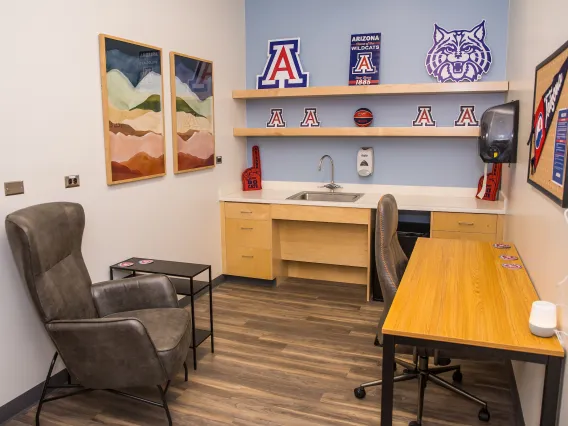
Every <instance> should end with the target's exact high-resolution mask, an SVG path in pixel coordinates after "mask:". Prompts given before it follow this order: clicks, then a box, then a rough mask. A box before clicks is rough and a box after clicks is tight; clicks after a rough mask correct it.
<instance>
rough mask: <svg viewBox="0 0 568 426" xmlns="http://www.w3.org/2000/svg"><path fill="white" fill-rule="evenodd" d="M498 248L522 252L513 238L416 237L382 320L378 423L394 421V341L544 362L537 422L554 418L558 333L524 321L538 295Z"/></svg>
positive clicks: (550, 421)
mask: <svg viewBox="0 0 568 426" xmlns="http://www.w3.org/2000/svg"><path fill="white" fill-rule="evenodd" d="M500 255H513V256H517V257H519V255H518V253H517V250H516V249H515V247H514V246H513V247H512V248H510V249H496V248H494V247H493V243H487V242H478V241H465V240H444V239H424V238H421V239H419V240H418V243H417V244H416V247H415V249H414V252H413V253H412V256H411V258H410V261H409V263H408V267H407V269H406V271H405V273H404V277H403V279H402V282H401V283H400V286H399V288H398V291H397V294H396V297H395V299H394V302H393V304H392V306H391V308H390V311H389V314H388V316H387V318H386V321H385V324H384V326H383V334H384V343H383V345H384V346H383V385H382V407H381V425H382V426H389V425H391V424H392V406H393V399H392V396H393V376H394V371H393V361H394V347H395V345H396V344H406V345H412V346H421V347H430V348H436V349H452V348H456V345H461V346H462V348H463V346H467V347H468V349H470V350H471V353H472V355H475V354H478V355H479V356H480V357H484V356H491V357H498V358H501V359H515V360H522V361H529V362H535V363H540V364H545V365H546V375H545V384H544V394H543V402H542V413H541V423H540V424H541V425H555V424H556V419H557V412H558V405H559V404H558V397H559V393H560V392H559V390H560V382H561V373H562V361H563V357H564V350H563V348H562V346H561V345H560V343H559V342H558V339H557V338H556V337H553V338H549V339H543V338H539V337H536V336H534V335H532V334H531V332H530V330H529V326H528V322H529V316H530V310H531V305H532V302H534V301H535V300H539V297H538V295H537V293H536V291H535V289H534V287H533V285H532V283H531V281H530V279H529V277H528V274H527V272H526V270H525V269H524V268H523V269H521V270H511V269H506V268H504V267H503V266H502V264H503V263H518V264H522V262H521V261H520V260H517V261H510V262H509V261H504V260H502V259H500V258H499V256H500Z"/></svg>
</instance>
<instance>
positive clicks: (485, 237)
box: [431, 231, 497, 242]
mask: <svg viewBox="0 0 568 426" xmlns="http://www.w3.org/2000/svg"><path fill="white" fill-rule="evenodd" d="M431 235H432V238H445V239H447V240H474V241H486V242H493V241H496V239H497V237H496V236H495V234H482V233H480V232H452V231H432V233H431Z"/></svg>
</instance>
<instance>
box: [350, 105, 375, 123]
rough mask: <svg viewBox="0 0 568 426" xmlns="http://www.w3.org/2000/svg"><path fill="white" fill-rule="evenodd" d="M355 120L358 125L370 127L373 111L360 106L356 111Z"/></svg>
mask: <svg viewBox="0 0 568 426" xmlns="http://www.w3.org/2000/svg"><path fill="white" fill-rule="evenodd" d="M353 120H355V124H356V125H357V126H358V127H369V126H370V125H371V123H372V122H373V113H372V112H371V110H370V109H368V108H359V109H358V110H357V111H355V114H354V115H353Z"/></svg>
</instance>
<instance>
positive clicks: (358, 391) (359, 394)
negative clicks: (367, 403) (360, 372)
mask: <svg viewBox="0 0 568 426" xmlns="http://www.w3.org/2000/svg"><path fill="white" fill-rule="evenodd" d="M353 393H354V394H355V398H357V399H363V398H365V396H366V395H367V391H366V390H365V388H361V387H359V388H355V389H353Z"/></svg>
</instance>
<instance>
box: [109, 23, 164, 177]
mask: <svg viewBox="0 0 568 426" xmlns="http://www.w3.org/2000/svg"><path fill="white" fill-rule="evenodd" d="M99 42H100V62H101V86H102V95H103V119H104V135H105V150H106V174H107V183H108V184H109V185H115V184H119V183H125V182H132V181H136V180H141V179H149V178H154V177H157V176H164V175H165V173H166V163H165V158H164V157H165V139H164V112H163V111H164V108H163V105H162V99H163V90H162V86H163V83H162V50H161V49H159V48H157V47H154V46H149V45H147V44H142V43H137V42H134V41H129V40H124V39H120V38H117V37H111V36H108V35H105V34H101V35H100V36H99Z"/></svg>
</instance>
